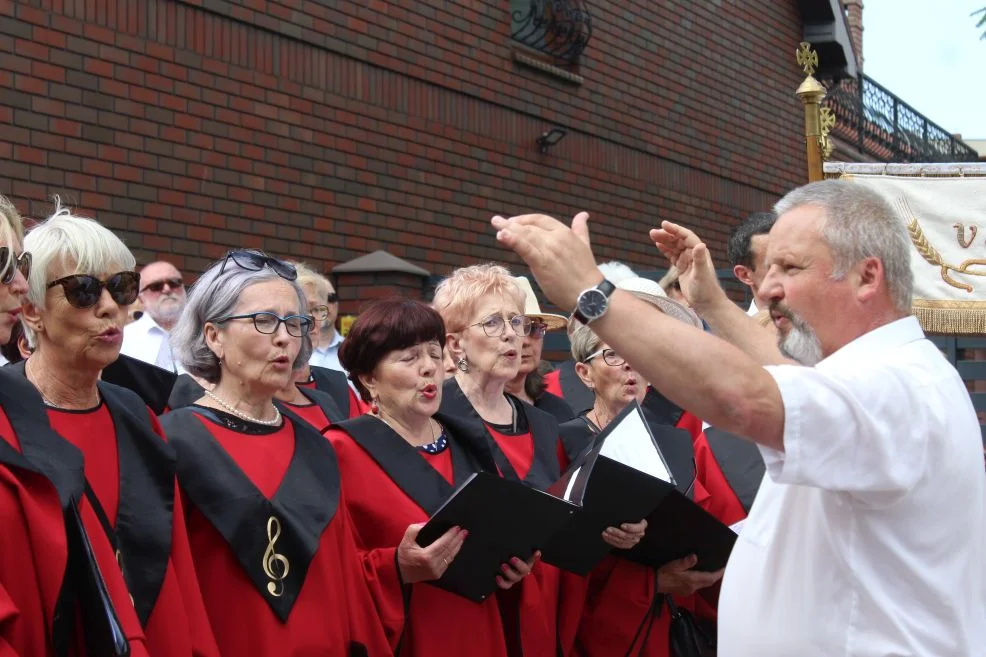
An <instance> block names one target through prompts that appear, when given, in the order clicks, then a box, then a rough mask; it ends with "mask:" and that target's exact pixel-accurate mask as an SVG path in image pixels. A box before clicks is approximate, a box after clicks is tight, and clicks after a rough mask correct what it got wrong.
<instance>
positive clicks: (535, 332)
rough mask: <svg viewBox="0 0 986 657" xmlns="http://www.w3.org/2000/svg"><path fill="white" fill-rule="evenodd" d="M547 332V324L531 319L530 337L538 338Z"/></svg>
mask: <svg viewBox="0 0 986 657" xmlns="http://www.w3.org/2000/svg"><path fill="white" fill-rule="evenodd" d="M547 332H548V325H547V324H545V323H544V322H542V321H538V320H536V319H535V320H532V321H531V337H532V338H537V339H538V340H540V339H541V338H543V337H544V334H545V333H547Z"/></svg>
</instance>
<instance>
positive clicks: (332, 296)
mask: <svg viewBox="0 0 986 657" xmlns="http://www.w3.org/2000/svg"><path fill="white" fill-rule="evenodd" d="M325 300H326V301H327V302H329V303H339V295H338V294H336V293H335V292H330V293H329V294H327V295H326V296H325Z"/></svg>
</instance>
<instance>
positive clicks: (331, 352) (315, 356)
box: [308, 331, 346, 372]
mask: <svg viewBox="0 0 986 657" xmlns="http://www.w3.org/2000/svg"><path fill="white" fill-rule="evenodd" d="M342 341H343V337H342V336H341V335H339V332H338V331H333V332H332V341H331V342H329V344H328V345H327V346H324V347H322V346H319V347H316V348H315V349H313V350H312V357H311V358H310V359H309V360H308V364H309V365H315V366H317V367H327V368H329V369H330V370H339V371H340V372H345V371H346V370H345V369H344V368H343V366H342V363H340V362H339V347H340V346H341V345H342Z"/></svg>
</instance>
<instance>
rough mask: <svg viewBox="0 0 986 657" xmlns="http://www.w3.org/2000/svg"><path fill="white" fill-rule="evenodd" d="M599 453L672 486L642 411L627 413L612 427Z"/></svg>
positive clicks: (669, 475)
mask: <svg viewBox="0 0 986 657" xmlns="http://www.w3.org/2000/svg"><path fill="white" fill-rule="evenodd" d="M599 453H600V454H601V455H602V456H605V457H606V458H609V459H613V460H614V461H618V462H620V463H622V464H623V465H626V466H629V467H631V468H634V469H636V470H639V471H640V472H644V473H646V474H649V475H650V476H652V477H656V478H658V479H660V480H661V481H666V482H668V483H673V481H672V479H671V474H670V473H669V472H668V468H667V466H666V465H665V464H664V459H662V458H661V455H660V453H659V452H658V451H657V447H655V445H654V440H653V438H651V435H650V431H649V430H648V429H647V425H646V424H645V422H644V418H643V415H642V414H641V412H640V409H639V408H637V409H636V410H634V411H632V412H630V413H628V414H627V416H626V417H625V418H623V420H622V421H621V422H620V423H619V424H618V425H617V426H616V427H614V428H613V430H612V431H611V432H610V434H609V435H608V436H607V437H606V441H605V442H604V443H603V447H602V449H601V450H599Z"/></svg>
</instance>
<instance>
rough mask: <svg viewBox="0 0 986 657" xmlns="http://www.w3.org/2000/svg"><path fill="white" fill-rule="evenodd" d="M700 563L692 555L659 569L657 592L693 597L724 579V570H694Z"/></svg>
mask: <svg viewBox="0 0 986 657" xmlns="http://www.w3.org/2000/svg"><path fill="white" fill-rule="evenodd" d="M697 563H698V557H696V556H695V555H694V554H690V555H688V556H687V557H685V558H684V559H678V560H676V561H671V562H669V563H666V564H664V565H663V566H661V567H660V568H658V569H657V590H658V591H660V592H661V593H670V594H672V595H691V594H692V593H694V592H695V591H698V590H700V589H704V588H706V587H709V586H712V585H713V584H715V583H716V582H718V581H719V580H720V579H722V573H723V572H724V570H725V569H723V570H717V571H715V572H714V573H707V572H702V571H700V570H692V568H693V567H694V566H695V564H697Z"/></svg>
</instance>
